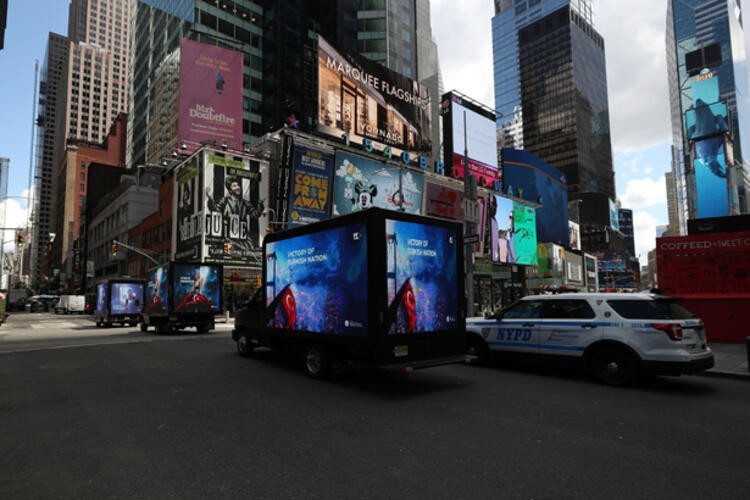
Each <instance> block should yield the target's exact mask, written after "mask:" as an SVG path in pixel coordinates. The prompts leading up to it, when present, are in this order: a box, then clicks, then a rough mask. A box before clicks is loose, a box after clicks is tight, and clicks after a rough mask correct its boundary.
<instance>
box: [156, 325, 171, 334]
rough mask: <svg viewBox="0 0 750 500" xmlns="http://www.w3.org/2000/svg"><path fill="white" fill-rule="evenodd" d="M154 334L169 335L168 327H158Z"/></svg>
mask: <svg viewBox="0 0 750 500" xmlns="http://www.w3.org/2000/svg"><path fill="white" fill-rule="evenodd" d="M156 333H158V334H159V335H166V334H168V333H169V326H167V325H159V326H157V327H156Z"/></svg>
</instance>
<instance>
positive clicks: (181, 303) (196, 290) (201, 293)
mask: <svg viewBox="0 0 750 500" xmlns="http://www.w3.org/2000/svg"><path fill="white" fill-rule="evenodd" d="M173 265H174V274H173V275H172V291H173V298H174V311H173V312H175V313H178V314H179V313H196V312H210V313H214V314H217V313H220V312H221V267H220V266H217V265H213V266H212V265H205V264H177V263H176V264H173Z"/></svg>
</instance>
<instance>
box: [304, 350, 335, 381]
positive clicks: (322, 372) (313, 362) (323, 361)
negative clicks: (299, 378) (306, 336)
mask: <svg viewBox="0 0 750 500" xmlns="http://www.w3.org/2000/svg"><path fill="white" fill-rule="evenodd" d="M330 369H331V360H330V358H329V356H328V353H327V352H326V351H325V349H323V348H322V347H321V346H319V345H315V344H312V345H309V346H308V347H307V352H306V353H305V371H306V372H307V375H308V376H310V377H312V378H315V379H322V378H326V377H327V376H328V372H329V371H330Z"/></svg>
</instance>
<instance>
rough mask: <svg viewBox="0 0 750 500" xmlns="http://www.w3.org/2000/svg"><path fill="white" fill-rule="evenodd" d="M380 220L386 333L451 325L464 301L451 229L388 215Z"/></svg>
mask: <svg viewBox="0 0 750 500" xmlns="http://www.w3.org/2000/svg"><path fill="white" fill-rule="evenodd" d="M385 224H386V226H385V227H386V235H385V237H386V249H387V250H386V283H387V289H388V314H387V318H388V319H387V321H386V326H387V327H388V333H389V334H400V333H420V332H433V331H444V330H450V329H453V328H455V326H456V322H457V321H458V314H459V301H460V300H463V291H460V293H461V297H459V290H458V287H457V286H456V283H457V281H458V280H459V277H458V276H457V275H456V270H457V269H459V266H458V262H457V259H458V248H457V247H458V238H457V237H458V235H457V234H456V233H455V230H454V229H452V228H450V227H444V226H433V225H426V224H419V223H414V222H406V221H398V220H391V219H386V221H385Z"/></svg>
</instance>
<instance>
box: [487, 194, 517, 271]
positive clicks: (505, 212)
mask: <svg viewBox="0 0 750 500" xmlns="http://www.w3.org/2000/svg"><path fill="white" fill-rule="evenodd" d="M487 217H488V218H489V222H490V248H491V253H490V254H491V259H492V261H493V262H500V263H513V262H515V261H516V246H515V239H514V238H515V233H514V228H513V224H514V222H513V200H511V199H510V198H505V197H503V196H498V195H496V194H493V195H490V200H489V206H488V208H487Z"/></svg>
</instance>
